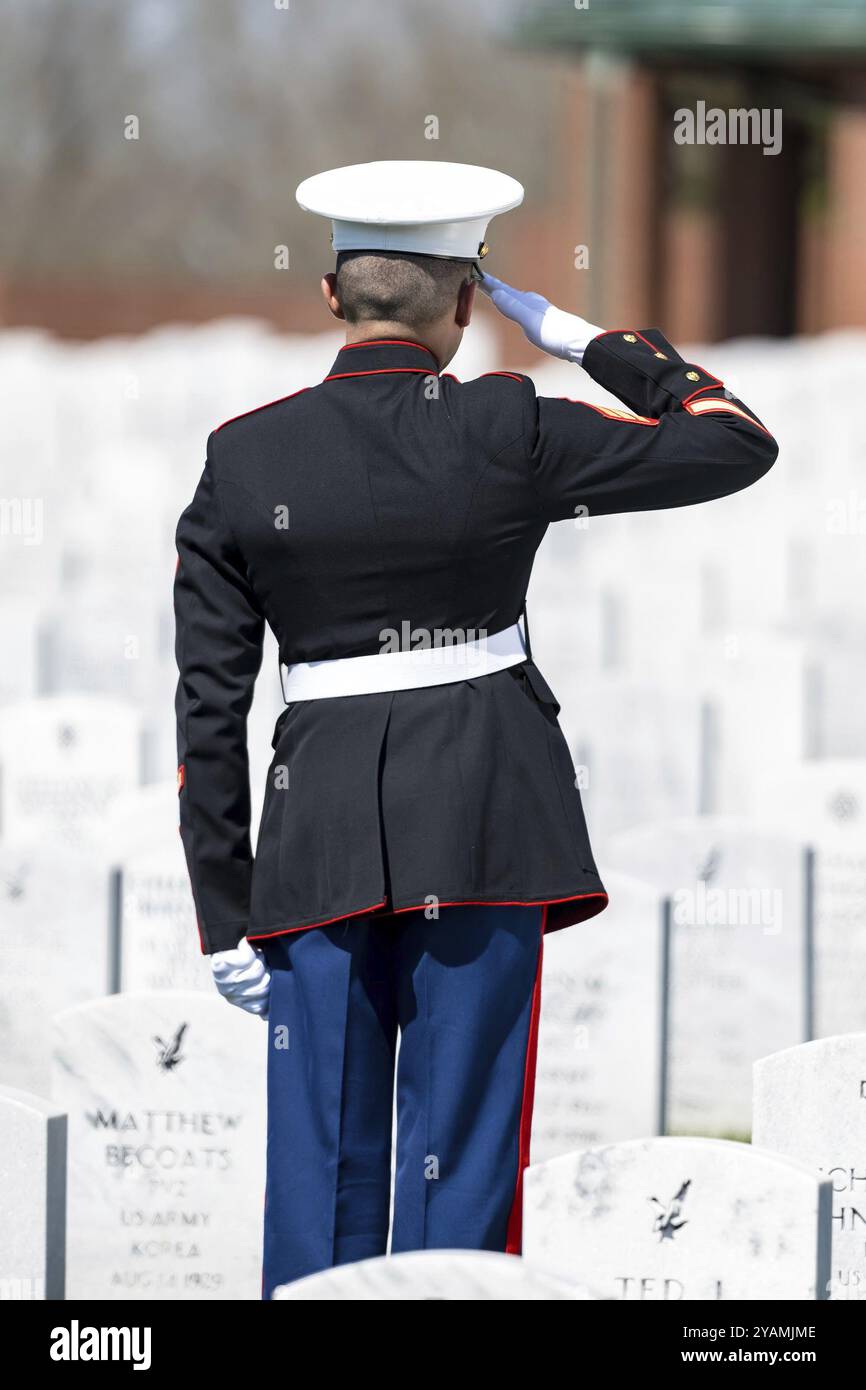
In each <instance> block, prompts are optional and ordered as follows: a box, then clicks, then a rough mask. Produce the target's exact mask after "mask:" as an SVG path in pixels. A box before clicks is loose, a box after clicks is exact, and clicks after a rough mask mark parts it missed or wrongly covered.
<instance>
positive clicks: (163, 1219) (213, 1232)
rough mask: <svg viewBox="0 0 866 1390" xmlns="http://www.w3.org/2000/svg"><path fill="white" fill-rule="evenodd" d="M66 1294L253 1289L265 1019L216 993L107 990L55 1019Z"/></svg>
mask: <svg viewBox="0 0 866 1390" xmlns="http://www.w3.org/2000/svg"><path fill="white" fill-rule="evenodd" d="M54 1039H55V1040H54V1072H53V1087H52V1090H53V1096H54V1099H55V1100H56V1101H57V1102H58V1103H59V1104H62V1105H63V1107H64V1108H65V1109H66V1110H67V1111H68V1114H69V1154H70V1163H69V1224H68V1266H67V1268H68V1275H67V1291H68V1297H69V1298H85V1299H86V1298H94V1299H102V1298H105V1299H255V1298H260V1297H261V1241H262V1209H263V1205H262V1204H263V1197H264V1159H265V1099H264V1089H265V1073H266V1047H267V1030H266V1028H265V1027H263V1025H262V1022H261V1020H260V1019H258V1018H254V1017H252V1016H251V1015H249V1014H246V1013H244V1012H243V1011H242V1010H240V1009H237V1008H233V1007H232V1006H231V1005H229V1004H227V1003H226V1002H225V1000H223V999H220V998H219V997H217V996H214V997H213V998H208V997H207V996H205V995H202V994H190V993H163V994H118V995H113V996H111V997H109V998H107V999H101V1000H99V1001H97V1002H96V1003H94V1004H87V1005H84V1006H82V1007H81V1008H78V1009H71V1010H69V1011H67V1012H65V1013H62V1014H60V1015H59V1016H58V1017H57V1018H56V1019H55V1021H54Z"/></svg>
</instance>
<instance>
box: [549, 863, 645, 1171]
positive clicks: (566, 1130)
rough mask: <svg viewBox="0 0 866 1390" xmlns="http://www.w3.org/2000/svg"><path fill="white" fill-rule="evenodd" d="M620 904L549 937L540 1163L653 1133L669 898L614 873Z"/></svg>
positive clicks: (614, 901)
mask: <svg viewBox="0 0 866 1390" xmlns="http://www.w3.org/2000/svg"><path fill="white" fill-rule="evenodd" d="M605 887H606V888H607V891H608V895H609V897H610V904H609V906H608V907H607V908H606V909H605V911H604V913H603V914H602V915H601V916H600V917H597V918H594V919H592V920H591V921H589V922H586V923H584V924H583V925H579V926H574V927H570V928H568V929H567V930H566V931H559V932H554V933H553V934H552V935H550V936H547V937H546V938H545V942H544V964H543V968H542V977H541V1020H540V1026H539V1037H538V1059H537V1067H536V1075H535V1104H534V1108H533V1118H532V1139H531V1154H532V1160H533V1162H540V1161H542V1160H543V1159H546V1158H553V1157H555V1156H556V1155H557V1154H563V1153H569V1152H571V1151H573V1150H574V1149H577V1148H588V1147H590V1146H592V1145H595V1144H608V1143H611V1142H613V1141H614V1140H618V1139H633V1138H636V1137H638V1136H639V1135H644V1134H652V1133H655V1132H656V1130H657V1125H658V1121H659V1086H660V1081H661V1065H662V1056H661V1022H662V1002H661V985H662V975H661V903H660V900H659V896H658V894H657V893H656V892H655V891H654V890H653V889H652V888H649V887H647V885H646V884H643V883H639V882H637V881H636V880H634V879H629V878H626V877H625V876H623V875H620V874H605Z"/></svg>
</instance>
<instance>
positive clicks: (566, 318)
mask: <svg viewBox="0 0 866 1390" xmlns="http://www.w3.org/2000/svg"><path fill="white" fill-rule="evenodd" d="M479 283H480V286H481V289H482V290H483V291H484V293H485V294H486V295H489V297H490V299H492V301H493V303H494V304H495V306H496V308H497V309H498V310H499V312H500V314H504V316H505V318H507V319H513V320H514V322H515V323H518V324H520V327H521V328H522V329H523V331H524V333H525V334H526V336H527V338H528V339H529V341H530V342H531V343H533V344H534V345H535V347H537V348H541V350H542V352H548V353H550V355H551V357H562V358H563V359H564V360H565V361H566V362H577V363H580V362H581V361H582V360H583V354H584V351H585V349H586V347H587V345H588V344H589V343H590V342H591V341H592V339H593V338H596V337H598V335H599V333H601V332H603V329H601V328H597V327H596V326H595V324H593V323H588V322H587V320H586V319H582V318H579V317H578V315H577V314H567V313H566V312H565V310H564V309H557V307H556V305H555V304H551V302H550V300H549V299H545V297H544V295H543V294H534V293H532V291H530V290H516V289H514V287H513V286H512V285H506V284H505V282H504V281H503V280H497V279H496V277H495V276H493V275H486V274H485V275H484V276H483V277H482V279H481V281H480V282H479Z"/></svg>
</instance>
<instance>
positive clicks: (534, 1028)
mask: <svg viewBox="0 0 866 1390" xmlns="http://www.w3.org/2000/svg"><path fill="white" fill-rule="evenodd" d="M546 926H547V908H546V907H545V908H544V910H543V912H542V914H541V932H540V935H539V938H538V965H537V966H536V968H535V984H534V986H533V990H532V1007H531V1009H530V1014H529V1036H528V1037H527V1039H526V1061H525V1063H524V1067H523V1099H522V1101H521V1105H520V1129H519V1131H518V1141H517V1181H516V1183H515V1185H514V1199H513V1201H512V1203H511V1211H510V1212H509V1216H508V1227H507V1231H506V1237H505V1253H506V1255H519V1254H520V1250H521V1246H522V1243H523V1173H524V1170H525V1169H526V1168H528V1167H529V1145H530V1139H531V1137H532V1108H533V1105H534V1103H535V1069H536V1064H537V1062H538V1024H539V1019H540V1018H541V967H542V962H543V959H544V932H545V928H546Z"/></svg>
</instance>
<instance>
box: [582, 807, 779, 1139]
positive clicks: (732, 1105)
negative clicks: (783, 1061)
mask: <svg viewBox="0 0 866 1390" xmlns="http://www.w3.org/2000/svg"><path fill="white" fill-rule="evenodd" d="M598 857H599V863H600V864H601V866H602V873H603V874H604V873H605V872H606V870H607V867H608V865H610V866H612V867H613V868H616V869H619V870H620V871H622V872H625V871H626V870H628V871H629V872H631V873H633V874H635V875H636V876H638V877H640V878H644V879H646V880H647V881H649V882H652V883H654V884H655V885H656V887H657V889H658V891H659V892H660V893H662V894H666V895H667V896H668V897H669V899H670V904H671V908H670V921H671V938H670V969H669V977H668V1001H669V1058H668V1105H667V1130H668V1132H671V1131H673V1132H680V1133H686V1134H699V1135H700V1134H710V1135H712V1134H714V1135H718V1136H727V1137H737V1138H739V1137H741V1136H747V1135H748V1133H749V1125H750V1122H751V1098H752V1064H753V1062H754V1061H755V1060H756V1058H758V1057H761V1056H763V1055H765V1054H766V1053H767V1052H772V1051H775V1050H777V1049H778V1048H780V1047H788V1046H792V1045H793V1044H795V1043H798V1042H801V1041H802V1040H803V1039H804V1037H805V1036H806V1031H805V1029H806V977H805V968H804V961H805V939H806V938H805V881H806V880H805V859H804V852H803V850H802V848H801V846H800V845H799V844H798V843H797V841H796V840H793V839H788V838H786V837H784V836H782V835H773V834H770V833H769V832H761V831H759V830H758V829H756V828H755V827H754V826H752V825H750V824H749V823H747V822H743V821H738V820H735V819H733V818H726V817H714V816H706V817H695V818H692V819H683V820H675V821H667V822H661V823H658V824H654V825H647V826H642V827H640V828H637V829H635V830H632V831H626V832H623V833H622V834H621V835H618V836H616V837H614V838H613V839H612V840H610V841H608V842H607V844H606V845H603V846H601V847H600V850H599V856H598Z"/></svg>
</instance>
